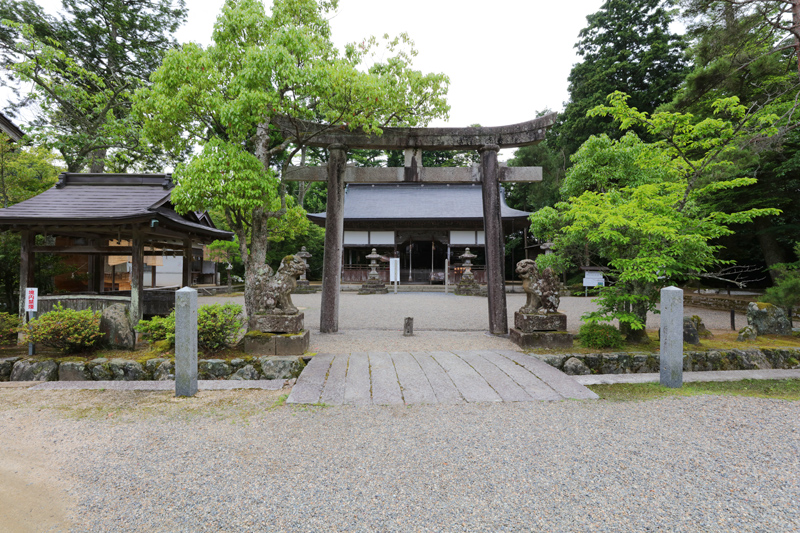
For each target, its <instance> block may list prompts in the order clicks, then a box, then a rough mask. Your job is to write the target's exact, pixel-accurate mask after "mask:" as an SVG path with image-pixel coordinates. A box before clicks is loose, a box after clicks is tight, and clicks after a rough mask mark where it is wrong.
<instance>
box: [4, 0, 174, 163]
mask: <svg viewBox="0 0 800 533" xmlns="http://www.w3.org/2000/svg"><path fill="white" fill-rule="evenodd" d="M0 19H1V20H3V23H2V25H0V62H2V66H3V67H4V69H5V70H6V71H7V72H10V75H9V76H8V77H7V79H6V80H4V81H5V84H6V85H7V86H11V87H15V86H16V85H17V84H18V83H19V82H20V81H22V82H24V83H25V86H26V87H30V86H32V87H33V89H32V92H31V94H24V95H22V98H21V99H20V101H19V102H17V103H16V104H15V105H14V106H12V108H14V107H20V106H23V105H26V104H34V106H33V107H34V109H38V110H39V112H38V114H37V118H36V120H35V121H34V123H33V124H29V133H32V134H33V135H34V136H35V137H38V138H39V139H40V140H41V141H43V142H44V143H45V144H46V145H47V147H49V148H52V149H55V150H57V151H58V152H59V153H60V154H61V156H62V158H63V159H64V161H65V162H66V164H67V170H68V171H69V172H80V171H83V170H90V171H91V172H102V171H103V170H112V171H124V170H125V169H127V168H128V167H130V166H137V165H138V166H139V167H142V166H145V167H146V166H151V167H152V166H156V167H160V166H162V162H161V160H160V157H159V154H157V153H153V152H152V151H151V150H150V148H149V147H148V146H146V145H144V144H143V143H142V142H141V139H140V135H139V132H140V130H141V128H140V127H139V125H138V124H137V123H136V122H135V121H133V120H132V119H131V116H130V110H131V97H132V95H133V93H134V91H135V90H136V89H137V88H139V87H143V86H146V85H147V84H148V78H149V76H150V74H151V73H152V72H153V71H154V70H155V69H156V68H157V67H158V66H159V65H160V64H161V60H162V59H163V56H164V52H165V51H166V50H168V49H171V48H174V47H176V46H177V42H176V41H175V39H174V38H173V37H172V35H173V33H174V32H175V31H176V30H177V29H178V27H179V26H180V25H181V24H182V23H183V22H184V21H185V19H186V6H185V3H184V0H63V2H62V11H61V12H60V13H59V14H58V15H56V16H51V15H49V14H47V13H46V12H45V11H44V10H43V9H42V8H41V7H40V6H39V5H37V4H36V3H35V2H33V1H31V0H0ZM107 167H110V168H107Z"/></svg>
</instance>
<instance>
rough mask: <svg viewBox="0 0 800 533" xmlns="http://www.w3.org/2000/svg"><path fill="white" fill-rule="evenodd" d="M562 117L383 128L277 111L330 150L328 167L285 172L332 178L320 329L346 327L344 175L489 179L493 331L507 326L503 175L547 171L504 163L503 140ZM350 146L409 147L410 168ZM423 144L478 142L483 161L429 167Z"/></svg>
mask: <svg viewBox="0 0 800 533" xmlns="http://www.w3.org/2000/svg"><path fill="white" fill-rule="evenodd" d="M555 118H556V114H555V113H551V114H550V115H546V116H544V117H541V118H538V119H535V120H532V121H529V122H522V123H520V124H513V125H509V126H500V127H486V128H483V127H478V128H385V129H384V130H383V133H382V135H380V136H378V135H373V134H367V133H364V132H358V131H349V130H347V129H346V128H338V127H332V126H328V125H322V124H315V123H312V122H306V121H301V120H295V119H291V118H289V117H280V118H279V119H277V120H276V121H275V122H274V124H275V125H276V126H278V127H279V128H280V129H281V131H282V133H283V135H284V136H285V137H287V138H293V139H296V140H297V142H298V143H300V144H302V145H305V146H317V147H326V148H327V149H328V152H329V157H328V165H327V168H325V169H323V168H322V167H292V168H290V170H289V171H288V172H287V173H286V175H285V179H287V180H290V181H327V183H328V201H327V206H326V219H325V251H324V258H323V278H322V305H321V311H320V332H321V333H334V332H337V331H339V292H340V290H341V287H340V283H341V278H340V276H341V271H342V251H343V240H344V186H345V183H346V182H351V183H352V182H358V183H389V182H420V181H422V182H426V181H431V182H436V183H475V182H480V183H481V185H482V193H483V221H484V222H483V224H484V232H485V236H486V238H485V243H486V281H487V289H488V296H489V298H488V303H489V331H490V332H491V333H493V334H495V335H504V334H507V333H508V316H507V311H506V293H505V276H504V273H503V270H504V269H503V265H504V260H505V253H504V243H503V226H502V218H501V214H500V206H501V202H500V182H501V181H503V182H531V181H541V179H542V173H541V168H539V167H514V168H511V167H505V166H502V165H500V164H498V161H497V153H498V151H499V150H500V149H501V148H516V147H520V146H529V145H532V144H536V143H538V142H541V141H543V140H544V138H545V132H546V130H547V128H549V127H550V126H552V125H553V124H554V123H555ZM348 149H384V150H404V151H406V166H405V168H403V169H393V168H392V169H389V168H385V169H384V168H370V169H356V168H353V167H348V166H347V150H348ZM422 150H477V151H478V152H479V153H480V155H481V163H480V165H479V166H478V167H477V168H447V169H444V168H442V169H434V168H423V167H422V157H421V151H422Z"/></svg>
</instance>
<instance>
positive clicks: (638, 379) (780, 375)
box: [572, 369, 800, 385]
mask: <svg viewBox="0 0 800 533" xmlns="http://www.w3.org/2000/svg"><path fill="white" fill-rule="evenodd" d="M572 377H573V378H575V381H577V382H578V383H580V384H581V385H613V384H615V383H658V382H659V380H660V375H659V374H658V373H657V372H653V373H642V374H594V375H589V376H572ZM743 379H800V369H790V370H781V369H765V370H711V371H705V372H684V373H683V382H684V383H691V382H702V381H741V380H743Z"/></svg>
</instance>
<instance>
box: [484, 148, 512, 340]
mask: <svg viewBox="0 0 800 533" xmlns="http://www.w3.org/2000/svg"><path fill="white" fill-rule="evenodd" d="M498 150H500V147H499V146H497V145H496V144H487V145H486V146H483V147H482V148H481V149H480V150H479V152H480V154H481V179H482V180H483V229H484V235H485V240H486V244H485V246H486V248H485V249H486V283H487V289H488V291H489V332H490V333H492V334H493V335H505V334H506V333H508V311H507V309H506V283H505V275H504V272H503V270H504V268H503V267H504V265H505V254H504V252H503V250H504V243H503V219H502V217H501V213H500V205H501V204H500V180H499V176H498V166H497V152H498Z"/></svg>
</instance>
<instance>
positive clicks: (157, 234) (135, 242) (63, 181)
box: [0, 173, 233, 324]
mask: <svg viewBox="0 0 800 533" xmlns="http://www.w3.org/2000/svg"><path fill="white" fill-rule="evenodd" d="M173 186H174V184H173V182H172V175H171V174H75V173H63V174H61V175H60V176H59V180H58V183H57V184H56V185H55V186H54V187H53V188H51V189H49V190H47V191H45V192H43V193H42V194H39V195H38V196H35V197H33V198H30V199H28V200H25V201H24V202H20V203H18V204H16V205H13V206H11V207H8V208H5V209H0V229H2V230H11V231H18V232H19V233H20V234H21V237H22V251H21V263H20V313H21V314H23V311H24V293H25V290H26V288H27V287H30V286H32V285H33V282H34V281H33V272H34V268H33V267H34V258H35V254H36V253H57V254H82V255H85V256H88V264H89V268H88V291H87V292H85V293H83V294H72V295H50V296H48V295H44V296H40V307H45V308H46V307H47V306H48V302H49V305H50V306H52V303H53V302H54V301H61V302H62V303H63V305H65V307H71V308H75V309H87V308H91V309H94V310H101V309H103V308H105V307H106V306H108V305H111V304H113V303H119V302H122V303H125V304H126V305H128V306H129V309H130V317H131V321H132V322H133V324H136V323H137V322H138V321H139V320H141V319H142V317H143V315H144V314H145V312H146V307H147V306H148V297H149V296H150V295H152V296H153V297H157V296H158V294H157V292H155V291H154V292H152V293H151V292H149V291H148V292H146V291H145V290H144V280H143V275H144V259H145V256H146V255H147V256H160V255H165V254H178V255H182V256H183V258H184V261H183V280H182V281H183V283H182V285H184V286H188V285H189V284H190V281H191V279H190V276H191V264H192V247H193V245H194V244H196V243H210V242H212V241H215V240H230V239H232V237H233V234H232V233H230V232H227V231H223V230H220V229H217V228H216V227H214V224H213V222H212V221H211V219H210V218H209V217H208V216H207V214H205V213H194V212H189V213H187V214H185V215H180V214H178V213H177V212H176V211H175V209H174V207H173V205H172V203H171V201H170V197H171V191H172V188H173ZM37 235H42V236H45V237H46V238H45V239H44V242H43V243H40V244H38V245H37V244H36V236H37ZM106 256H117V257H118V256H130V258H131V276H130V285H131V289H130V290H129V291H114V290H112V291H106V290H104V289H105V286H106V283H105V281H104V278H105V269H104V266H103V265H104V264H105V261H104V258H105V257H106ZM112 289H113V287H112ZM162 298H163V296H162ZM147 314H157V313H152V312H147Z"/></svg>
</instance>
